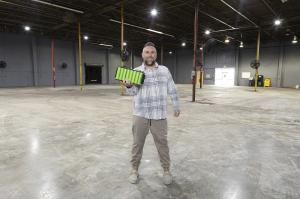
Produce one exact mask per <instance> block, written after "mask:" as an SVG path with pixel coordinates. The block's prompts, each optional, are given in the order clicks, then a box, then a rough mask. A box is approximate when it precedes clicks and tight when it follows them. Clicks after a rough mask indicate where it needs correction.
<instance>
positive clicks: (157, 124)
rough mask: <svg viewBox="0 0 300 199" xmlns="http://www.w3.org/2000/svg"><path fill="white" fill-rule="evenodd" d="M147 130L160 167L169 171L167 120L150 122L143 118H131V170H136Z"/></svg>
mask: <svg viewBox="0 0 300 199" xmlns="http://www.w3.org/2000/svg"><path fill="white" fill-rule="evenodd" d="M149 130H150V132H151V134H152V136H153V139H154V142H155V145H156V148H157V151H158V154H159V158H160V162H161V166H162V167H163V169H164V170H165V171H166V170H169V168H170V156H169V147H168V140H167V134H168V124H167V119H162V120H152V119H151V120H150V119H146V118H143V117H138V116H133V126H132V133H133V146H132V159H131V164H132V168H133V169H136V170H138V168H139V165H140V161H141V159H142V155H143V148H144V144H145V140H146V137H147V135H148V133H149Z"/></svg>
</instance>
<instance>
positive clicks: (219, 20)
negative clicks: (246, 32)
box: [199, 10, 235, 29]
mask: <svg viewBox="0 0 300 199" xmlns="http://www.w3.org/2000/svg"><path fill="white" fill-rule="evenodd" d="M199 12H200V13H202V14H204V15H206V16H208V17H210V18H212V19H214V20H216V21H218V22H220V23H222V24H224V25H226V26H228V27H229V28H232V29H235V27H233V26H231V25H229V24H227V23H226V22H224V21H222V20H221V19H218V18H216V17H214V16H212V15H210V14H208V13H206V12H204V11H202V10H200V11H199Z"/></svg>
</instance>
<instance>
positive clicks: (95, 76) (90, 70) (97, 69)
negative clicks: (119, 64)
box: [85, 65, 103, 84]
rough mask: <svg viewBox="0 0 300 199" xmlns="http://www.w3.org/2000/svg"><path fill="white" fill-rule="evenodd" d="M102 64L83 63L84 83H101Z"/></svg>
mask: <svg viewBox="0 0 300 199" xmlns="http://www.w3.org/2000/svg"><path fill="white" fill-rule="evenodd" d="M102 67H103V65H85V84H102Z"/></svg>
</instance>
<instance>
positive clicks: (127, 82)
mask: <svg viewBox="0 0 300 199" xmlns="http://www.w3.org/2000/svg"><path fill="white" fill-rule="evenodd" d="M120 83H121V84H122V85H123V86H126V87H127V88H131V87H132V86H133V85H132V84H131V81H130V80H123V81H120Z"/></svg>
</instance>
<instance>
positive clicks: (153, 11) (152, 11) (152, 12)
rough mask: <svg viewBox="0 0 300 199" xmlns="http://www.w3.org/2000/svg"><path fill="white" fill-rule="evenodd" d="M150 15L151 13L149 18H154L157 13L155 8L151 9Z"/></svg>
mask: <svg viewBox="0 0 300 199" xmlns="http://www.w3.org/2000/svg"><path fill="white" fill-rule="evenodd" d="M150 13H151V16H153V17H155V16H156V15H157V13H158V12H157V10H156V9H155V8H153V9H152V10H151V12H150Z"/></svg>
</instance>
